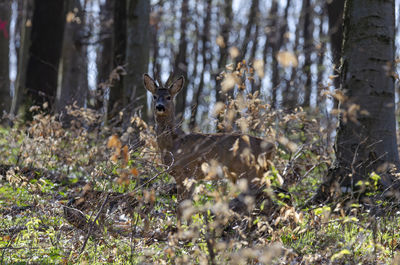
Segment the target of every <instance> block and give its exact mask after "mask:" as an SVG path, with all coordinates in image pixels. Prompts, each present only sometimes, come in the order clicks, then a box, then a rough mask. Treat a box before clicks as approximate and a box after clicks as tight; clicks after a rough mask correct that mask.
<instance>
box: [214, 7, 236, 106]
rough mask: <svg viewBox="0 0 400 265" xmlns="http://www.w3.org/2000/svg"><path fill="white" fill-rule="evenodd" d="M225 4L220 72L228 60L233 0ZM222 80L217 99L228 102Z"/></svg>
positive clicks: (219, 61) (219, 60)
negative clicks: (223, 90)
mask: <svg viewBox="0 0 400 265" xmlns="http://www.w3.org/2000/svg"><path fill="white" fill-rule="evenodd" d="M223 5H224V23H223V24H222V27H221V37H222V40H223V45H221V46H219V58H218V73H217V74H219V73H220V72H222V71H224V70H225V66H226V65H227V62H228V55H229V54H228V48H229V32H230V30H231V27H232V17H233V12H232V0H227V1H224V2H223ZM221 82H222V80H216V84H217V85H216V87H217V92H216V93H215V94H216V101H221V102H223V103H226V101H227V99H228V97H227V95H226V93H223V92H222V91H221Z"/></svg>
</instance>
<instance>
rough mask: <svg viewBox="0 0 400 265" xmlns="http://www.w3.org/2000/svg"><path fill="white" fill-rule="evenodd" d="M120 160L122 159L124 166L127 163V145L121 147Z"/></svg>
mask: <svg viewBox="0 0 400 265" xmlns="http://www.w3.org/2000/svg"><path fill="white" fill-rule="evenodd" d="M122 158H123V159H124V162H125V164H127V163H128V162H129V150H128V146H127V145H124V147H122Z"/></svg>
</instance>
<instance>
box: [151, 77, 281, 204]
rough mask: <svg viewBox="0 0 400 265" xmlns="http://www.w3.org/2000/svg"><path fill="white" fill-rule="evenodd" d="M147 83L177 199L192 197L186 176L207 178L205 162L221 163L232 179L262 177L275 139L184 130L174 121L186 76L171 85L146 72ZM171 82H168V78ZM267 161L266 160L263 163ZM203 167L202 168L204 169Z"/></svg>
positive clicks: (158, 136)
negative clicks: (186, 183)
mask: <svg viewBox="0 0 400 265" xmlns="http://www.w3.org/2000/svg"><path fill="white" fill-rule="evenodd" d="M143 82H144V87H145V88H146V89H147V91H149V92H150V93H151V94H152V96H153V99H152V111H153V115H154V119H155V132H156V137H157V145H158V151H159V152H160V154H161V160H162V162H163V163H164V164H165V165H171V166H170V169H171V170H170V174H171V175H172V176H173V178H174V179H175V182H176V185H177V198H178V202H180V201H183V200H185V199H189V198H190V195H191V193H192V191H193V189H192V190H190V189H187V188H186V187H185V180H186V179H187V178H194V179H196V180H201V179H204V178H205V174H204V168H205V166H204V165H209V164H210V163H212V162H213V161H214V164H216V163H217V164H218V165H221V168H222V171H223V172H224V175H226V176H228V177H229V178H230V179H231V180H232V181H233V182H235V181H236V180H238V179H246V180H247V183H248V184H251V183H254V182H255V180H256V179H258V180H260V179H261V178H262V174H263V173H264V172H263V169H265V165H264V167H262V166H260V164H263V163H262V162H261V163H257V161H258V162H260V161H267V160H271V158H272V157H273V154H274V150H275V145H274V143H273V142H272V141H269V140H266V139H262V138H259V137H254V136H250V135H243V134H239V133H211V134H203V133H193V132H192V133H188V134H186V133H184V132H183V131H182V129H180V128H179V126H177V125H176V124H175V103H174V99H175V97H176V95H177V94H178V93H179V92H180V91H181V90H182V88H183V86H184V82H185V79H184V77H183V76H181V77H179V78H178V79H176V80H175V81H173V82H172V84H171V85H169V86H167V85H165V84H164V85H163V84H162V83H161V81H159V80H158V84H157V83H156V82H155V81H154V80H153V79H152V78H151V77H150V76H149V75H148V74H144V75H143ZM167 83H168V82H167ZM264 164H265V163H264ZM202 168H203V170H202Z"/></svg>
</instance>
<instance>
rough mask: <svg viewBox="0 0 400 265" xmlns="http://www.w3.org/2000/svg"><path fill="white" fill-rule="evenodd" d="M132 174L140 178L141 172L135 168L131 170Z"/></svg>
mask: <svg viewBox="0 0 400 265" xmlns="http://www.w3.org/2000/svg"><path fill="white" fill-rule="evenodd" d="M131 173H132V175H134V176H135V177H137V176H139V171H138V170H137V168H135V167H134V168H132V169H131Z"/></svg>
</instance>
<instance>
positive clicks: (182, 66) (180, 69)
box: [173, 0, 189, 120]
mask: <svg viewBox="0 0 400 265" xmlns="http://www.w3.org/2000/svg"><path fill="white" fill-rule="evenodd" d="M188 13H189V2H188V1H187V0H182V5H181V25H180V39H179V49H178V55H177V56H176V58H175V64H174V71H173V73H174V76H175V77H176V78H177V77H179V76H181V75H183V77H184V78H185V80H187V78H188V61H187V40H186V29H187V25H188V21H189V20H188V15H189V14H188ZM187 83H188V82H185V85H184V87H183V91H182V93H180V94H178V95H177V96H176V99H175V100H176V105H175V106H176V108H175V111H176V115H177V117H178V120H179V119H180V118H181V117H183V114H184V111H185V107H186V95H187Z"/></svg>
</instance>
